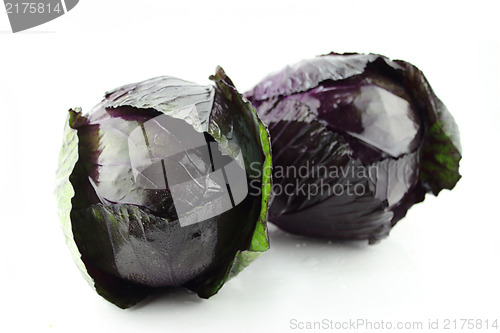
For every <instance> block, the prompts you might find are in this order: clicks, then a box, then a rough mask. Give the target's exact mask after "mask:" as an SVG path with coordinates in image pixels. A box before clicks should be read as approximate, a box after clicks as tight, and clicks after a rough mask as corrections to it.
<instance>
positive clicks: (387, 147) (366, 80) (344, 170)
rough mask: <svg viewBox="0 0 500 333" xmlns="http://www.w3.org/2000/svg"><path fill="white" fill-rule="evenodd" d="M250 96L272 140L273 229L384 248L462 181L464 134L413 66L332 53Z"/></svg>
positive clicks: (277, 76) (273, 78) (270, 80)
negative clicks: (426, 204)
mask: <svg viewBox="0 0 500 333" xmlns="http://www.w3.org/2000/svg"><path fill="white" fill-rule="evenodd" d="M245 96H246V97H247V98H248V99H249V100H250V101H251V102H252V103H253V104H254V106H255V107H256V109H257V112H258V114H259V116H260V117H261V119H262V120H263V122H264V123H265V124H266V125H267V126H268V129H269V131H270V134H271V146H272V151H273V156H272V159H273V169H274V170H273V183H274V185H273V193H274V198H273V202H272V205H271V208H270V213H269V219H270V221H271V222H273V223H275V224H276V225H277V226H279V227H280V228H282V229H284V230H286V231H289V232H291V233H296V234H302V235H307V236H313V237H322V238H328V239H368V240H369V241H370V242H376V241H377V240H379V239H382V238H384V237H386V236H387V235H388V234H389V232H390V230H391V228H392V227H393V226H394V225H395V224H396V223H397V222H398V221H399V220H400V219H401V218H403V217H404V216H405V215H406V212H407V210H408V209H409V208H410V207H411V206H412V205H413V204H415V203H418V202H421V201H423V200H424V197H425V194H426V193H432V194H434V195H437V194H438V193H439V192H440V191H441V190H442V189H450V190H451V189H452V188H453V187H454V186H455V184H456V183H457V181H458V180H459V179H460V174H459V172H458V168H459V161H460V159H461V148H460V141H459V133H458V128H457V125H456V123H455V121H454V119H453V117H452V116H451V115H450V113H449V112H448V110H447V109H446V107H445V105H444V104H443V103H442V102H441V101H440V100H439V99H438V98H437V96H436V95H435V94H434V92H433V90H432V88H431V86H430V85H429V83H428V81H427V80H426V78H425V77H424V75H423V74H422V72H421V71H420V70H419V69H418V68H417V67H415V66H413V65H412V64H410V63H408V62H405V61H401V60H390V59H388V58H387V57H384V56H381V55H377V54H357V53H349V54H337V53H331V54H328V55H323V56H319V57H316V58H314V59H308V60H303V61H301V62H299V63H297V64H294V65H291V66H287V67H285V68H284V69H283V70H281V71H279V72H277V73H274V74H271V75H269V76H268V77H266V78H265V79H264V80H262V81H261V82H260V83H259V84H257V85H256V86H255V87H254V88H253V89H252V90H250V91H248V92H247V93H246V94H245Z"/></svg>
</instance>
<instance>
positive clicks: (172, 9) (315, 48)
mask: <svg viewBox="0 0 500 333" xmlns="http://www.w3.org/2000/svg"><path fill="white" fill-rule="evenodd" d="M494 3H495V1H489V2H486V1H474V2H464V1H447V2H445V1H441V2H439V1H415V2H403V1H347V0H345V1H308V2H307V5H306V4H305V2H299V1H280V2H278V1H275V2H273V1H270V0H267V1H250V2H248V3H247V2H241V1H225V2H214V1H176V2H168V1H157V0H155V1H153V0H142V1H125V0H120V1H118V0H106V1H98V0H82V1H80V3H79V4H78V5H77V6H76V7H75V8H74V9H73V10H72V11H70V12H69V13H68V14H66V15H64V16H63V17H60V18H58V19H56V20H54V21H52V22H49V23H47V24H44V25H42V26H39V27H36V28H33V29H31V30H29V31H26V32H23V33H18V34H12V33H11V32H10V26H9V23H8V19H7V15H6V14H5V13H4V12H3V8H2V12H1V13H0V120H1V129H0V142H1V148H2V149H1V151H0V158H1V163H0V175H1V177H0V186H1V192H0V193H1V194H0V195H1V201H0V202H1V203H0V205H1V215H0V221H1V222H0V223H1V224H0V258H1V260H0V270H1V271H0V288H1V293H0V308H1V311H0V317H1V320H0V323H1V324H0V325H1V327H2V328H1V330H2V331H4V332H14V331H25V330H26V329H31V330H32V331H33V332H40V331H48V332H92V331H105V330H106V331H109V332H115V331H116V332H183V331H197V332H211V331H217V332H236V331H239V332H259V331H269V332H287V331H297V330H293V329H291V324H290V321H291V320H293V319H296V320H298V321H319V320H322V319H331V320H335V321H345V320H349V319H357V318H366V319H370V320H372V321H381V320H384V321H389V320H391V321H394V322H397V321H406V320H410V321H423V322H424V327H426V325H427V322H428V319H429V318H430V319H433V320H435V319H439V320H440V324H441V325H442V323H443V321H444V320H445V319H460V318H471V319H489V320H490V321H491V320H492V319H494V318H497V319H499V324H500V311H499V310H500V287H499V285H500V268H499V265H500V260H499V255H500V242H499V236H500V224H499V222H500V221H499V220H500V219H499V217H498V215H499V209H500V203H499V201H498V197H499V185H500V184H499V178H500V171H499V162H500V158H499V148H498V147H499V146H498V144H499V143H500V142H499V140H498V139H499V134H498V133H499V131H500V116H499V114H500V102H499V98H498V97H499V93H500V39H499V37H498V31H500V24H499V22H498V10H496V9H495V6H494ZM332 50H334V51H337V52H346V51H358V52H375V53H381V54H384V55H387V56H389V57H391V58H397V59H404V60H407V61H410V62H412V63H413V64H415V65H417V66H418V67H419V68H420V69H422V70H423V71H424V73H425V74H426V76H427V78H428V79H429V81H430V82H431V84H432V86H433V88H434V89H435V91H436V93H437V94H438V96H439V97H440V98H441V99H442V100H443V101H444V102H445V104H446V105H447V106H448V108H449V109H450V111H451V112H452V113H453V115H454V116H455V119H456V121H457V123H458V124H459V126H460V130H461V134H462V144H463V155H464V158H463V160H462V163H461V173H462V175H463V178H462V180H461V181H460V182H459V183H458V185H457V186H456V188H455V189H454V190H453V191H451V192H450V191H443V192H442V193H441V194H440V195H439V197H438V198H434V197H431V196H428V197H427V199H426V201H425V202H424V203H422V204H419V205H416V206H415V207H413V208H412V209H411V210H410V211H409V214H408V216H407V217H406V218H405V219H404V220H402V221H400V223H399V224H398V225H397V226H396V227H395V228H394V229H393V231H392V233H391V235H390V237H389V238H387V239H385V240H383V241H382V242H381V243H380V244H378V245H374V246H368V245H367V244H365V243H364V242H352V243H329V242H326V241H318V240H310V239H305V238H301V237H296V236H290V235H287V234H285V233H283V232H281V231H279V230H276V229H274V228H273V229H272V230H271V232H270V237H271V245H272V248H271V250H270V251H268V252H267V253H265V254H264V255H262V257H261V258H260V259H259V260H257V261H256V262H255V263H254V264H252V265H251V266H250V267H249V268H248V269H246V270H245V271H243V272H242V273H241V274H240V275H239V276H238V277H237V278H235V279H233V280H232V281H230V282H228V283H227V284H226V285H225V286H224V287H223V288H222V289H221V291H220V292H219V293H218V294H217V295H215V296H213V297H212V298H211V299H209V300H202V299H199V298H198V297H197V296H196V295H192V294H189V293H187V292H185V291H178V292H174V293H171V294H168V295H163V296H162V297H157V298H154V299H151V300H149V301H146V302H144V303H142V304H140V305H139V306H137V307H135V308H132V309H130V310H126V311H124V310H120V309H118V308H116V307H115V306H113V305H111V304H110V303H107V302H106V301H104V300H103V299H102V298H101V297H99V296H98V295H97V294H96V293H95V292H94V291H93V290H92V289H91V288H90V287H89V286H88V285H87V284H86V282H85V281H84V279H83V278H82V277H81V276H80V273H79V272H78V269H77V268H76V266H75V265H74V264H73V262H72V259H71V256H70V254H69V251H68V250H67V248H66V245H65V243H64V239H63V236H62V232H61V230H60V227H59V222H58V219H57V216H56V206H55V205H56V204H55V199H54V197H53V193H52V192H53V188H54V178H55V170H56V166H57V158H58V152H59V148H60V144H61V141H62V129H63V125H64V121H65V119H66V114H67V112H66V111H67V110H68V109H69V108H71V107H76V106H81V107H83V109H84V110H89V109H90V108H91V107H92V106H93V105H95V104H96V103H98V102H99V101H100V99H101V97H102V95H103V93H104V92H105V91H106V90H110V89H112V88H115V87H117V86H120V85H122V84H126V83H131V82H136V81H139V80H144V79H148V78H151V77H155V76H160V75H173V76H177V77H181V78H184V79H187V80H191V81H195V82H198V83H202V84H207V83H208V82H209V81H208V76H209V75H210V74H212V73H213V72H214V69H215V67H216V65H222V66H223V67H224V69H225V70H226V72H227V73H228V75H229V76H230V77H231V78H232V80H233V81H234V83H235V84H236V86H237V87H238V89H239V90H240V91H242V92H243V91H246V90H248V89H250V88H251V87H252V86H253V85H254V84H255V83H257V82H258V81H259V80H260V79H262V78H263V77H264V76H265V75H266V74H267V73H268V72H270V71H274V70H278V69H281V68H282V67H283V66H284V65H286V64H288V63H293V62H296V61H299V60H301V59H303V58H309V57H313V56H315V55H318V54H322V53H327V52H329V51H332ZM497 331H498V330H497Z"/></svg>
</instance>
